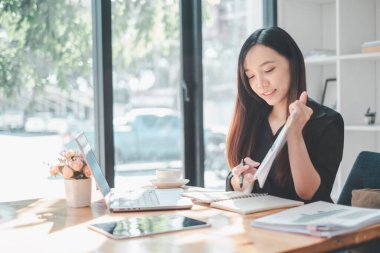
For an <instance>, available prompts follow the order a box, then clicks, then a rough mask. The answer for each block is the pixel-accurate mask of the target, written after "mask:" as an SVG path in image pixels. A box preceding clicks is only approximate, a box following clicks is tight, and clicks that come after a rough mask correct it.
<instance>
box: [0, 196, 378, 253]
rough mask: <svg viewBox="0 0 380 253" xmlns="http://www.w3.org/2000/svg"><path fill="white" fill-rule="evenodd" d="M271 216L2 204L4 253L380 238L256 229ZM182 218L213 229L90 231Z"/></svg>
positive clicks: (325, 247)
mask: <svg viewBox="0 0 380 253" xmlns="http://www.w3.org/2000/svg"><path fill="white" fill-rule="evenodd" d="M273 212H274V211H271V212H261V213H256V214H252V215H239V214H236V213H232V212H227V211H222V210H218V209H213V208H209V207H208V206H202V205H194V207H193V208H192V209H191V210H181V211H159V212H158V211H155V212H132V213H110V212H108V211H107V207H106V204H105V202H104V201H103V200H98V201H95V202H93V203H92V205H91V207H87V208H68V207H66V201H65V200H64V199H31V200H24V201H16V202H8V203H0V252H49V253H50V252H65V253H73V252H134V253H135V252H165V253H170V252H172V253H177V252H189V253H195V252H196V253H201V252H217V253H224V252H250V253H255V252H324V251H330V250H333V249H338V248H342V247H346V246H348V245H353V244H358V243H361V242H364V241H367V240H371V239H373V238H377V237H380V225H377V226H372V227H369V228H367V229H363V230H360V231H358V232H356V233H351V234H348V235H343V236H338V237H334V238H318V237H311V236H305V235H299V234H293V233H283V232H276V231H270V230H264V229H258V228H253V227H251V225H250V223H251V220H252V219H254V218H258V217H261V216H263V215H266V214H268V213H273ZM161 213H176V214H182V215H186V216H188V217H192V218H197V219H201V220H209V221H211V222H212V224H213V226H212V227H211V228H201V229H195V230H189V231H180V232H173V233H168V234H161V235H155V236H151V237H144V238H137V239H125V240H112V239H109V238H107V237H106V236H104V235H101V234H100V233H97V232H95V231H92V230H90V229H88V228H87V224H88V223H90V222H94V221H99V222H100V221H109V220H115V219H120V218H122V217H126V216H135V217H136V216H147V215H152V214H154V215H157V214H161Z"/></svg>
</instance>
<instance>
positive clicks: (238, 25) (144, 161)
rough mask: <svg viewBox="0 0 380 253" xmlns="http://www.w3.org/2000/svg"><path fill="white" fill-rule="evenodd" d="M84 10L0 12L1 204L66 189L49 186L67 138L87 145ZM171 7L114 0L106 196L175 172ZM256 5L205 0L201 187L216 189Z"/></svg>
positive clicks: (176, 14)
mask: <svg viewBox="0 0 380 253" xmlns="http://www.w3.org/2000/svg"><path fill="white" fill-rule="evenodd" d="M91 4H92V1H89V0H87V1H81V0H57V1H42V0H41V1H37V0H34V1H33V0H32V1H27V0H20V1H11V0H8V1H7V0H6V1H1V2H0V154H1V156H0V157H1V161H2V163H1V169H0V171H1V174H2V176H1V177H0V201H7V200H15V199H24V198H30V197H38V196H44V195H46V194H48V193H49V194H50V193H54V192H61V191H63V188H64V187H63V182H62V178H61V177H59V176H58V177H50V176H49V165H51V164H54V163H56V162H57V156H58V154H59V152H61V151H62V150H65V149H77V147H76V145H75V143H74V142H73V139H72V138H73V136H74V135H75V133H77V132H79V131H84V132H85V134H86V136H87V138H88V139H89V141H90V143H91V144H92V147H93V148H94V149H95V150H96V149H97V147H96V143H95V141H94V133H95V128H94V119H95V117H96V115H95V110H94V106H95V105H94V84H93V45H92V44H93V37H92V36H93V35H92V34H93V30H92V29H93V27H92V26H93V23H92V22H93V21H92V11H91V8H92V6H91ZM180 22H181V20H180V2H179V0H155V1H145V0H133V1H118V0H114V1H112V52H113V55H112V61H113V73H112V78H113V100H114V102H113V110H114V118H113V126H114V145H115V146H114V149H115V154H114V155H115V162H116V165H115V168H114V169H115V186H116V187H123V186H127V187H137V186H141V185H144V184H146V183H147V180H149V179H151V178H153V177H154V170H155V169H158V168H181V169H183V162H182V157H183V143H182V141H183V137H182V135H183V126H182V124H183V123H182V122H183V121H182V115H181V112H180V95H179V94H180V84H181V78H180V66H181V59H180V52H181V51H180V47H181V45H180V27H181V24H180ZM261 26H262V1H261V0H203V1H202V34H203V37H202V44H203V45H202V47H203V51H202V58H203V59H202V60H203V94H204V100H203V110H204V116H203V120H204V122H203V124H204V149H205V159H204V167H205V169H204V181H205V186H206V187H210V188H221V189H223V188H224V184H225V177H226V175H227V173H228V171H229V169H228V166H227V164H226V159H225V140H226V134H227V130H228V125H229V121H230V118H231V114H232V110H233V103H234V96H235V94H236V93H235V92H236V87H235V85H236V83H235V79H236V64H237V57H238V52H239V50H240V47H241V45H242V43H243V41H244V40H245V39H246V37H247V36H248V35H249V34H250V33H252V32H253V31H254V30H255V29H257V28H259V27H261Z"/></svg>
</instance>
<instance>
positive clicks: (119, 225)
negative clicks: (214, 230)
mask: <svg viewBox="0 0 380 253" xmlns="http://www.w3.org/2000/svg"><path fill="white" fill-rule="evenodd" d="M207 226H210V224H209V223H207V222H204V221H200V220H196V219H192V218H189V217H185V216H182V215H157V216H147V217H128V218H124V219H122V220H118V221H113V222H105V223H97V224H90V225H89V228H91V229H93V230H95V231H98V232H100V233H102V234H105V235H107V236H108V237H111V238H114V239H123V238H133V237H139V236H147V235H153V234H160V233H166V232H171V231H179V230H185V229H193V228H200V227H207Z"/></svg>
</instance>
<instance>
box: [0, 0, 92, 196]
mask: <svg viewBox="0 0 380 253" xmlns="http://www.w3.org/2000/svg"><path fill="white" fill-rule="evenodd" d="M90 3H91V1H65V0H57V1H37V2H36V1H5V2H4V1H3V2H1V3H0V52H1V53H0V152H1V154H2V155H1V172H2V176H1V177H0V192H1V194H0V201H7V200H16V199H25V198H34V197H41V196H47V195H50V194H56V193H57V194H63V191H64V184H63V180H62V176H56V177H52V176H50V173H49V165H50V164H53V163H57V162H58V160H57V158H58V155H59V153H60V152H61V151H62V150H64V149H67V148H70V147H71V148H75V149H78V148H77V147H76V146H73V145H72V144H73V143H70V140H71V132H72V131H73V130H75V129H78V128H84V127H85V126H86V127H88V128H91V127H92V126H93V117H94V115H93V108H94V107H93V84H92V21H91V5H90Z"/></svg>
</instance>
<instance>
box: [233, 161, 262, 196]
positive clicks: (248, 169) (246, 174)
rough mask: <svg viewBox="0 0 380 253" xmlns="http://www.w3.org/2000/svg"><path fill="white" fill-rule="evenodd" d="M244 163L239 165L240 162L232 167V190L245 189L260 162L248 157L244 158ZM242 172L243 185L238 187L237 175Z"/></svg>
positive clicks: (251, 181) (250, 182) (251, 180)
mask: <svg viewBox="0 0 380 253" xmlns="http://www.w3.org/2000/svg"><path fill="white" fill-rule="evenodd" d="M244 163H245V165H243V166H241V165H240V164H239V165H238V166H236V167H234V168H233V169H232V170H231V171H232V175H233V177H232V179H231V185H232V187H233V189H234V191H245V189H246V188H247V187H249V186H250V185H251V184H252V183H253V176H254V175H255V173H256V171H257V167H259V165H260V163H259V162H256V161H254V160H252V159H251V158H249V157H246V158H244ZM242 173H243V187H240V184H239V177H240V175H241V174H242Z"/></svg>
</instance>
